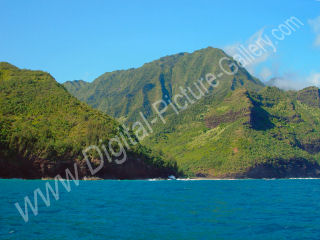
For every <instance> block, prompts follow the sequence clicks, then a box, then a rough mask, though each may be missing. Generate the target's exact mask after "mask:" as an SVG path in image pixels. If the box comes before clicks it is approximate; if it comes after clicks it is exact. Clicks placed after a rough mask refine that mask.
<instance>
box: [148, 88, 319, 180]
mask: <svg viewBox="0 0 320 240" xmlns="http://www.w3.org/2000/svg"><path fill="white" fill-rule="evenodd" d="M303 91H305V90H303ZM303 91H300V92H299V93H293V92H291V93H286V92H283V91H281V90H279V89H276V88H270V87H267V88H265V89H263V90H262V91H260V92H259V93H256V92H248V91H247V90H245V89H238V90H236V91H234V92H233V93H232V94H230V93H229V94H228V95H226V96H225V97H223V100H222V99H220V100H219V101H215V102H216V103H215V104H211V105H209V106H207V108H206V109H205V111H203V112H202V113H201V114H198V115H195V114H194V110H193V109H188V110H187V111H186V112H184V113H183V114H181V116H179V117H178V119H177V117H174V116H172V117H171V119H170V120H169V122H168V124H166V125H165V126H163V127H159V128H158V129H157V131H156V133H155V134H154V135H153V136H152V137H151V138H150V139H147V140H146V141H145V142H146V143H149V145H150V146H152V147H154V148H156V149H161V150H162V151H164V152H166V153H168V154H169V155H171V156H172V157H174V158H175V159H176V160H177V161H178V166H179V167H181V168H182V170H183V171H185V173H186V174H188V175H191V176H194V175H197V174H198V175H200V176H201V175H206V176H210V177H221V176H232V175H239V174H241V173H245V172H246V171H247V170H248V169H249V168H252V167H254V166H257V165H259V164H264V163H271V164H272V165H274V166H275V167H277V164H278V165H280V163H281V162H283V161H284V162H288V161H291V160H293V159H303V160H306V161H310V162H314V161H317V162H319V159H320V158H319V157H320V155H319V150H320V148H319V146H318V145H319V142H320V137H319V136H320V125H319V120H318V119H319V114H320V109H319V108H318V107H313V106H311V105H310V104H309V105H306V104H305V103H302V102H301V101H299V100H296V99H297V95H301V93H302V92H303ZM307 95H308V94H307ZM211 98H213V97H211ZM216 98H217V97H216ZM199 105H202V106H203V105H204V104H203V103H199ZM199 107H200V106H199ZM193 108H194V109H197V108H198V106H197V105H195V106H194V107H193ZM189 116H193V119H190V117H189ZM168 129H170V130H169V131H168ZM312 143H313V144H312ZM308 144H311V145H312V146H309V145H308Z"/></svg>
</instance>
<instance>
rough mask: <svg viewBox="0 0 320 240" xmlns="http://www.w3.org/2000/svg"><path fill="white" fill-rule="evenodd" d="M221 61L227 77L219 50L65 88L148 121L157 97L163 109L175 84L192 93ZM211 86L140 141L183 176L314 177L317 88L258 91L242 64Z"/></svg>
mask: <svg viewBox="0 0 320 240" xmlns="http://www.w3.org/2000/svg"><path fill="white" fill-rule="evenodd" d="M222 58H229V60H228V61H225V62H224V63H223V64H222V67H223V68H224V69H227V70H228V71H230V72H232V71H233V68H234V66H235V64H237V63H236V62H235V61H233V60H232V59H231V58H230V57H229V56H227V55H226V54H225V53H224V52H223V51H222V50H219V49H215V48H206V49H201V50H198V51H195V52H193V53H180V54H176V55H172V56H167V57H164V58H160V59H159V60H156V61H153V62H151V63H146V64H144V65H143V66H142V67H140V68H137V69H129V70H122V71H115V72H111V73H105V74H103V75H102V76H100V77H98V78H97V79H96V80H94V81H93V82H92V83H87V84H85V86H83V87H80V88H79V89H78V90H77V91H74V90H73V88H72V87H70V85H71V83H70V82H69V83H66V84H65V87H66V88H67V89H68V90H69V91H70V92H71V93H72V94H73V95H75V96H76V97H77V98H78V99H80V100H81V101H84V102H86V103H88V104H89V105H91V106H93V107H94V108H97V109H99V110H101V111H104V112H107V113H109V114H110V115H112V116H114V117H116V118H118V119H120V120H121V121H123V122H126V123H128V124H129V125H130V124H133V122H134V121H136V120H137V119H138V118H139V112H140V111H141V112H142V113H143V114H144V115H145V116H146V118H147V119H150V120H151V119H154V117H155V116H157V114H156V110H157V109H156V108H153V107H152V103H154V102H156V101H158V100H159V99H160V100H163V101H164V102H166V103H167V104H169V103H170V102H172V101H173V99H174V97H175V96H176V95H177V94H179V93H180V92H179V91H180V89H181V88H180V87H182V88H184V89H186V88H188V87H189V88H193V91H194V92H195V87H194V82H195V81H197V80H198V79H201V78H205V77H206V74H208V73H213V74H215V75H216V76H218V75H219V73H220V72H221V66H219V60H220V59H222ZM238 67H239V66H238ZM218 81H219V85H218V87H216V88H209V89H208V92H207V93H206V94H205V96H204V97H202V98H199V99H195V98H193V101H194V103H192V104H190V105H189V106H188V107H187V108H186V109H185V110H184V111H180V112H179V114H176V113H175V112H174V111H173V110H171V111H168V112H166V114H164V116H165V123H163V122H160V123H158V124H155V125H153V126H152V127H153V133H152V134H151V135H150V136H149V137H147V138H145V139H144V140H143V141H142V142H143V144H146V145H147V146H149V147H150V148H152V149H156V150H158V151H160V152H162V153H163V155H166V156H168V157H169V158H170V159H171V158H173V159H175V160H176V161H177V164H178V167H179V169H180V170H181V171H183V172H184V173H185V174H186V175H187V176H198V177H212V178H225V177H236V178H244V177H251V178H263V177H268V178H272V177H320V167H319V162H320V158H319V157H320V154H319V152H320V137H319V136H320V123H319V120H318V119H319V114H320V109H319V96H320V95H319V89H318V88H315V87H310V88H306V89H303V90H301V91H298V92H297V91H283V90H280V89H278V88H276V87H264V84H263V83H262V82H260V81H259V80H258V79H256V78H254V77H253V76H251V75H250V74H249V73H248V72H247V71H246V69H244V68H242V67H239V70H238V71H237V73H236V74H234V75H228V74H223V75H222V76H221V77H220V78H219V79H218ZM198 93H199V91H198ZM160 108H161V107H159V109H160ZM159 109H158V110H159Z"/></svg>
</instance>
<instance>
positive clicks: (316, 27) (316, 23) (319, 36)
mask: <svg viewBox="0 0 320 240" xmlns="http://www.w3.org/2000/svg"><path fill="white" fill-rule="evenodd" d="M308 23H309V24H310V26H311V27H312V30H313V32H314V33H315V34H316V39H315V41H314V45H315V46H316V47H320V16H318V17H316V18H315V19H309V20H308Z"/></svg>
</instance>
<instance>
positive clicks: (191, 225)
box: [0, 179, 320, 240]
mask: <svg viewBox="0 0 320 240" xmlns="http://www.w3.org/2000/svg"><path fill="white" fill-rule="evenodd" d="M46 182H47V181H41V180H15V179H13V180H0V239H19V240H20V239H21V240H24V239H45V240H53V239H59V240H61V239H68V240H70V239H86V240H87V239H95V240H97V239H128V240H129V239H130V240H133V239H148V240H149V239H170V240H172V239H255V240H257V239H263V240H267V239H277V240H278V239H297V240H298V239H299V240H302V239H317V240H319V239H320V180H316V179H315V180H310V179H308V180H298V179H296V180H233V181H228V180H221V181H140V180H137V181H112V180H103V181H80V182H79V186H75V185H74V184H73V183H71V184H70V185H71V191H70V192H67V191H66V190H62V189H63V187H62V185H61V184H60V185H59V189H60V199H59V200H55V199H54V198H53V196H52V195H51V205H50V207H46V206H45V205H44V203H43V201H42V200H41V198H39V197H38V202H39V203H40V206H39V212H38V215H37V216H34V215H33V214H32V212H31V210H30V209H29V221H28V222H27V223H25V222H24V220H23V219H22V217H21V216H20V214H19V212H18V210H17V209H16V207H15V205H14V203H15V202H19V204H20V205H21V206H22V209H23V210H24V202H23V201H24V200H23V199H24V197H25V196H26V195H27V196H29V198H30V200H32V201H33V191H34V190H35V189H36V188H38V187H39V188H40V189H41V190H42V192H43V193H44V194H45V183H46ZM48 182H49V183H50V184H51V185H52V186H54V181H48Z"/></svg>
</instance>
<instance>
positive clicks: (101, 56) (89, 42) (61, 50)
mask: <svg viewBox="0 0 320 240" xmlns="http://www.w3.org/2000/svg"><path fill="white" fill-rule="evenodd" d="M0 9H1V14H0V29H1V31H0V61H6V62H10V63H11V64H13V65H16V66H17V67H19V68H27V69H34V70H43V71H47V72H49V73H50V74H51V75H52V76H53V77H54V78H55V79H56V80H57V81H58V82H60V83H62V82H65V81H68V80H78V79H83V80H85V81H89V82H90V81H93V80H94V79H95V78H97V77H98V76H100V75H101V74H103V73H105V72H110V71H114V70H120V69H128V68H132V67H140V66H142V65H143V64H144V63H146V62H150V61H153V60H156V59H158V58H160V57H163V56H166V55H171V54H175V53H179V52H193V51H195V50H198V49H201V48H206V47H208V46H212V47H216V48H222V49H224V50H225V51H226V52H227V53H229V54H230V55H232V56H233V54H236V51H237V49H238V48H239V46H244V47H247V46H249V45H250V44H251V43H255V42H256V40H257V39H259V38H264V39H266V38H269V39H271V40H272V42H273V44H274V46H275V48H276V51H274V48H271V47H270V46H269V47H268V46H265V49H266V51H265V52H264V53H263V55H262V56H261V57H259V58H256V59H254V61H253V62H252V63H251V64H250V65H248V66H246V68H247V69H248V70H249V71H250V73H252V74H253V75H254V76H256V77H258V78H260V79H261V80H263V81H267V80H269V79H270V78H273V77H276V78H277V79H279V81H281V83H280V84H282V85H284V88H286V87H287V88H302V87H304V86H307V85H317V86H320V61H319V59H320V11H319V10H320V1H319V0H290V1H289V0H288V1H286V0H283V1H279V0H277V1H273V0H271V1H270V0H265V1H253V0H252V1H247V0H242V1H237V0H232V1H231V0H229V1H228V0H221V1H213V0H211V1H209V0H208V1H205V0H194V1H188V0H183V1H178V0H177V1H174V0H161V1H156V0H155V1H150V0H135V1H132V0H131V1H130V0H127V1H123V0H116V1H113V0H108V1H107V0H106V1H102V0H90V1H84V0H77V1H71V0H70V1H59V0H55V1H41V0H36V1H33V0H28V1H25V0H21V1H17V0H0ZM291 17H295V18H296V19H298V20H299V21H300V22H301V23H302V25H299V28H298V27H295V26H294V28H293V29H290V30H291V33H290V34H289V33H288V32H286V33H287V35H285V36H284V39H282V40H281V41H279V40H277V39H275V37H274V36H273V35H272V31H273V30H274V29H279V26H280V27H281V29H282V30H286V29H285V27H283V24H284V25H285V23H286V20H287V19H290V18H291ZM281 24H282V25H281ZM277 33H279V32H277ZM280 33H282V32H280Z"/></svg>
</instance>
